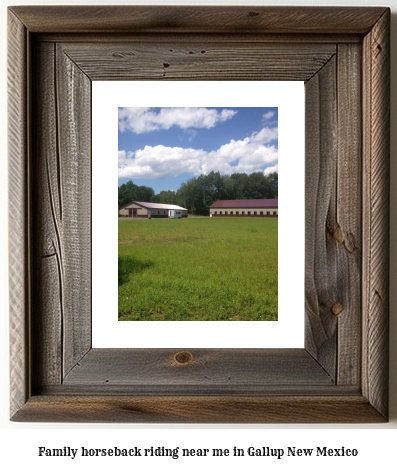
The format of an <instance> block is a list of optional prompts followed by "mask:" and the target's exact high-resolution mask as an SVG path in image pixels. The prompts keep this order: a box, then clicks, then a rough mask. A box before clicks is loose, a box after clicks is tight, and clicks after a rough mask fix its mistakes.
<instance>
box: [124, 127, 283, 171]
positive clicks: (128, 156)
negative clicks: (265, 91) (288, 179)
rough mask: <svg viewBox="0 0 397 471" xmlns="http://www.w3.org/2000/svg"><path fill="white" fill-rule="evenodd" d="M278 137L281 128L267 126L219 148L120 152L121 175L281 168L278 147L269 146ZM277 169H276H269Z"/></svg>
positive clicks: (170, 148)
mask: <svg viewBox="0 0 397 471" xmlns="http://www.w3.org/2000/svg"><path fill="white" fill-rule="evenodd" d="M275 139H277V128H272V129H271V128H263V129H262V130H261V131H259V132H257V133H253V134H252V135H251V137H246V138H245V139H243V140H238V141H235V140H231V141H230V142H229V143H228V144H224V145H223V146H221V147H220V148H219V149H217V150H213V151H211V152H206V151H204V150H203V149H192V148H187V149H185V148H182V147H165V146H162V145H158V146H154V147H152V146H145V147H144V149H139V150H137V151H136V152H128V153H126V151H124V150H122V151H119V178H157V179H162V178H169V177H175V176H178V175H180V174H181V173H191V174H193V175H200V174H201V173H205V174H208V173H209V172H211V171H212V170H213V171H215V172H217V171H219V172H220V173H221V174H231V173H236V172H244V173H252V172H263V171H264V173H265V175H267V174H268V173H271V172H274V171H277V163H278V150H277V148H276V147H275V146H274V145H268V144H269V143H270V142H271V141H274V140H275ZM269 169H276V170H269Z"/></svg>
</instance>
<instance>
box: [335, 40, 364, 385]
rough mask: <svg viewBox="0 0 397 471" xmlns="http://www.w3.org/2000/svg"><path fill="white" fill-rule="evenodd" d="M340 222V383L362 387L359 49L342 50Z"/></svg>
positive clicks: (342, 47) (337, 314)
mask: <svg viewBox="0 0 397 471" xmlns="http://www.w3.org/2000/svg"><path fill="white" fill-rule="evenodd" d="M337 57H338V65H337V70H338V89H337V103H338V112H337V113H338V115H337V116H338V127H337V133H338V138H337V146H338V147H337V151H338V156H337V175H336V197H335V205H336V215H335V216H336V217H335V220H334V221H333V225H332V226H331V227H329V232H328V234H329V237H332V238H333V239H335V240H336V241H337V244H334V246H335V245H336V247H335V249H336V252H337V274H338V287H337V292H336V296H337V298H336V299H335V304H334V306H335V305H336V303H338V304H337V306H338V310H337V312H333V314H334V315H335V317H336V318H337V321H338V329H337V336H338V355H337V384H339V385H341V384H352V385H353V384H356V385H360V382H361V361H362V341H361V337H362V332H361V317H362V299H361V290H362V278H361V271H362V198H363V190H362V164H363V163H362V138H363V136H362V105H361V86H360V84H361V73H362V70H361V68H362V65H361V64H362V56H361V47H360V46H359V45H354V44H350V45H345V44H343V45H339V46H338V56H337Z"/></svg>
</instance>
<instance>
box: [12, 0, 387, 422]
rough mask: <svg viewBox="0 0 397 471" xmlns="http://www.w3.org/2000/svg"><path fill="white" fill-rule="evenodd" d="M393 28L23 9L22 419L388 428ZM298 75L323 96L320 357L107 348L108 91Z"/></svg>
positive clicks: (19, 174) (311, 245) (343, 15)
mask: <svg viewBox="0 0 397 471" xmlns="http://www.w3.org/2000/svg"><path fill="white" fill-rule="evenodd" d="M389 21H390V18H389V11H388V10H387V9H384V8H370V9H368V8H363V9H362V8H358V9H357V8H354V9H346V8H341V9H340V8H329V9H328V8H326V9H324V8H307V9H306V8H303V9H302V7H298V8H295V7H286V8H273V7H271V8H266V7H264V8H259V7H258V8H255V9H252V8H239V7H236V8H234V7H233V8H226V9H224V8H220V7H217V8H215V9H213V8H205V7H199V8H196V7H192V8H190V7H175V8H173V7H170V8H169V7H167V8H165V9H163V8H158V7H156V8H149V9H148V8H147V7H110V8H108V7H106V8H102V7H101V8H99V7H80V8H79V7H77V8H76V7H61V8H51V7H49V8H47V7H12V9H10V12H9V37H10V44H9V116H10V119H9V122H10V127H9V142H10V146H9V149H10V154H9V159H10V187H11V188H10V251H11V257H10V260H11V267H10V272H11V281H10V284H11V286H12V288H11V289H12V290H14V293H11V303H12V306H11V361H12V372H11V380H12V381H11V389H12V390H11V417H12V420H19V421H75V422H80V421H99V422H109V421H110V422H118V421H124V422H131V421H135V422H141V421H144V422H203V423H206V422H230V423H237V422H238V423H241V422H250V423H251V422H271V423H273V422H279V423H286V422H289V423H291V422H300V423H302V422H306V423H310V422H382V421H384V420H386V419H387V402H388V398H387V346H388V343H387V340H388V339H387V333H388V319H387V314H388V178H389V176H388V142H389V140H388V139H389V136H388V129H389V128H388V122H389V115H388V106H389V101H388V98H389V82H388V80H389V76H388V66H389V50H388V34H389V33H388V32H389ZM33 33H37V35H36V34H33ZM147 33H149V34H147ZM289 34H290V36H289V37H290V38H291V39H292V38H294V37H296V35H299V36H300V38H301V40H300V41H298V42H297V43H296V44H295V43H294V44H287V43H286V40H287V38H288V35H289ZM357 34H361V35H363V34H366V37H365V38H364V42H363V45H361V44H360V43H359V42H358V41H357ZM106 35H108V38H109V44H106V43H104V42H103V41H104V36H106ZM277 35H280V42H279V43H278V42H277V40H276V37H277ZM294 35H295V36H294ZM339 35H340V36H339ZM138 36H139V37H140V38H141V39H142V36H145V37H147V38H148V39H147V40H146V42H145V43H144V44H143V45H142V44H138V43H137V41H136V39H137V38H138ZM126 37H128V38H129V39H128V44H127V43H126V42H125V39H126ZM171 37H172V38H173V39H172V41H170V42H169V44H171V45H172V47H170V46H169V44H168V43H167V41H168V40H169V39H170V38H171ZM231 37H234V38H235V39H234V40H232V39H231ZM338 37H340V39H341V42H343V45H341V42H338V39H337V38H338ZM29 38H30V39H31V41H32V47H31V46H30V43H29ZM61 38H63V39H61ZM65 38H66V39H65ZM149 38H150V39H149ZM239 38H241V42H240V41H239ZM266 38H268V42H267V39H266ZM319 38H321V39H319ZM349 38H351V41H350V42H349ZM74 39H76V41H74ZM143 39H144V41H145V38H143ZM164 40H165V42H164ZM134 41H135V42H134ZM229 42H230V44H231V45H232V46H230V44H229ZM327 43H329V44H330V46H329V45H328V44H327ZM183 45H184V46H183ZM202 45H205V48H204V47H203V48H201V46H202ZM167 47H168V49H167ZM234 47H236V49H235V52H234V56H233V53H232V49H233V48H234ZM172 48H173V51H170V50H169V49H172ZM101 50H102V52H103V55H104V56H103V58H101V57H100V56H101ZM264 50H266V52H264ZM203 51H205V52H203ZM191 52H192V53H193V54H191ZM223 55H224V57H223ZM361 57H362V58H363V72H362V75H361V74H360V71H359V64H360V61H361ZM271 58H272V59H273V61H274V63H275V64H274V65H272V64H271V60H270V59H271ZM167 61H168V62H167ZM300 63H301V64H302V68H301V70H299V64H300ZM164 64H169V65H168V66H165V65H164ZM280 64H281V65H280ZM283 70H284V76H283ZM203 71H204V72H203ZM233 71H234V72H235V74H233ZM302 71H303V73H302ZM282 76H283V77H284V79H285V78H286V77H287V78H289V79H293V80H297V79H298V78H299V79H301V77H305V78H303V80H305V81H306V96H307V102H306V103H307V113H306V115H307V118H306V119H307V122H306V129H307V175H306V185H307V190H306V191H307V193H306V201H307V208H306V232H307V234H306V247H307V249H306V267H307V270H306V285H305V297H306V312H307V319H306V351H305V350H301V351H298V352H286V351H278V352H274V351H273V352H272V351H269V350H266V349H263V350H262V349H261V350H258V351H253V350H247V351H239V350H238V349H236V350H232V351H223V352H219V351H216V350H208V351H207V350H206V351H202V350H197V351H194V352H191V353H190V354H183V355H180V358H185V360H183V361H182V360H180V358H179V357H178V358H179V360H178V361H177V360H176V358H177V357H176V356H175V353H177V352H175V353H174V352H173V353H172V354H171V352H170V351H169V352H165V351H150V350H145V351H143V352H139V351H136V350H133V351H122V350H118V351H107V350H90V315H91V313H90V261H91V260H90V257H91V256H90V250H89V247H90V190H89V185H87V182H88V181H89V180H90V178H91V177H90V175H91V173H90V153H91V147H90V112H91V111H90V109H91V106H90V99H91V89H90V88H91V80H92V79H93V77H95V78H97V79H101V80H104V79H109V78H110V79H112V80H117V79H121V78H123V79H125V78H128V79H135V80H137V79H142V80H153V79H156V80H157V79H158V80H169V79H172V80H178V79H183V80H190V79H193V78H194V77H198V79H200V80H213V79H214V77H215V79H217V80H222V79H223V80H225V79H228V80H229V79H235V78H238V79H239V80H247V81H249V80H267V79H269V80H270V79H274V78H275V77H282ZM28 77H31V78H32V85H31V84H30V81H29V80H28ZM233 77H234V78H233ZM361 87H362V89H363V97H364V98H363V101H362V102H361V101H360V90H361ZM30 92H32V93H30ZM361 119H362V122H363V123H364V124H363V128H362V129H361V126H360V124H359V120H361ZM361 133H362V134H361ZM362 139H363V142H362ZM361 149H362V152H361ZM361 176H362V177H363V178H362V179H361ZM361 201H362V206H360V205H361ZM361 234H362V238H361ZM361 247H362V249H361ZM360 250H362V252H360ZM31 260H32V261H33V263H31ZM13 296H14V297H13ZM32 302H33V303H32ZM30 326H32V328H33V335H31V333H30ZM361 336H362V339H361V340H360V337H361ZM30 340H32V344H30ZM31 350H32V352H31ZM360 352H362V354H361V353H360ZM30 353H31V354H30ZM186 359H187V360H186ZM181 361H182V364H180V363H181ZM30 367H31V368H32V373H31V375H30ZM360 371H361V374H360ZM220 394H221V396H220Z"/></svg>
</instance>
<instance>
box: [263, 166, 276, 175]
mask: <svg viewBox="0 0 397 471" xmlns="http://www.w3.org/2000/svg"><path fill="white" fill-rule="evenodd" d="M274 172H277V173H278V164H277V165H273V166H271V167H266V168H265V171H264V172H263V175H269V174H270V173H274Z"/></svg>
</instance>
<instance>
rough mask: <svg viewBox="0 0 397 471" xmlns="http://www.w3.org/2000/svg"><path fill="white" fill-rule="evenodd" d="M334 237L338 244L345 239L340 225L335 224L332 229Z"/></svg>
mask: <svg viewBox="0 0 397 471" xmlns="http://www.w3.org/2000/svg"><path fill="white" fill-rule="evenodd" d="M334 239H336V240H337V241H338V242H339V243H340V244H343V241H344V240H345V236H344V234H343V231H342V228H341V227H340V226H337V227H336V229H335V231H334Z"/></svg>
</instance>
